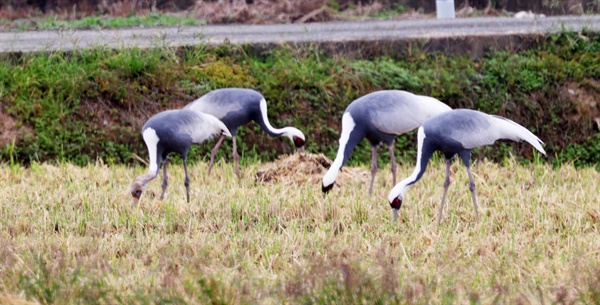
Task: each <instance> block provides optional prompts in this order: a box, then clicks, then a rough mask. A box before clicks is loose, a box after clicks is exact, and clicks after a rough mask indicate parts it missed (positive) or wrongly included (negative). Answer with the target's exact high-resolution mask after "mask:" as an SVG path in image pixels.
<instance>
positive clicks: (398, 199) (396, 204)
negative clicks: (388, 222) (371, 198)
mask: <svg viewBox="0 0 600 305" xmlns="http://www.w3.org/2000/svg"><path fill="white" fill-rule="evenodd" d="M401 197H402V195H400V196H398V197H395V198H394V200H392V202H390V206H391V207H392V221H393V222H396V220H398V211H400V207H401V206H402V199H401Z"/></svg>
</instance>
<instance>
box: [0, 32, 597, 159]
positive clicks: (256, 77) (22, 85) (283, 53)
mask: <svg viewBox="0 0 600 305" xmlns="http://www.w3.org/2000/svg"><path fill="white" fill-rule="evenodd" d="M404 51H406V53H394V55H393V56H389V57H384V56H382V57H376V58H367V59H362V58H356V57H345V56H344V54H338V55H327V54H324V53H323V52H321V51H319V50H318V49H316V48H301V49H300V50H297V49H293V48H290V47H283V48H278V49H272V50H268V51H264V52H261V53H258V54H257V53H256V52H255V50H254V51H252V50H250V49H248V48H245V47H239V46H229V45H224V46H220V47H214V48H213V47H206V46H198V47H193V48H187V49H172V48H168V47H165V46H158V47H157V48H155V49H152V50H138V49H132V50H119V51H115V50H105V49H92V50H78V51H75V52H73V53H62V52H56V53H51V54H20V55H19V54H15V55H10V56H9V55H7V56H3V57H2V58H1V59H0V106H1V108H0V117H1V118H2V120H3V124H4V129H5V130H6V131H7V132H4V133H3V134H1V135H0V158H1V159H2V160H4V161H8V160H11V159H14V160H17V162H21V163H25V164H26V163H29V162H32V161H38V162H44V161H52V160H62V161H67V162H73V163H75V164H78V165H85V164H87V163H88V162H92V163H94V162H95V161H96V160H97V159H102V160H103V161H104V162H105V163H109V164H113V163H131V162H132V161H133V160H134V159H133V158H132V153H136V154H138V155H140V156H145V155H146V154H147V153H146V152H145V147H144V145H143V143H142V141H141V137H140V134H139V129H140V127H141V126H142V124H143V123H144V121H145V120H146V119H147V118H148V117H149V116H151V115H152V114H154V113H157V112H159V111H161V110H164V109H169V108H178V107H182V106H183V105H184V104H186V103H188V102H190V101H192V100H194V99H195V98H197V97H198V96H200V95H202V94H204V93H206V92H208V91H210V90H212V89H215V88H222V87H250V88H255V89H257V90H259V91H260V92H262V93H263V94H264V95H265V97H266V99H267V101H268V103H269V116H270V118H271V123H272V125H274V126H288V125H294V126H296V127H298V128H300V129H301V130H303V131H304V132H305V133H306V134H307V136H308V141H307V149H308V151H309V152H312V153H326V154H327V155H328V156H330V157H332V156H333V155H334V154H335V151H336V149H337V140H338V137H339V129H340V117H341V114H342V112H343V110H344V108H345V107H346V106H347V105H348V104H349V103H350V102H351V101H352V100H354V99H356V98H358V97H359V96H361V95H364V94H366V93H369V92H372V91H375V90H381V89H404V90H408V91H412V92H415V93H418V94H425V95H430V96H434V97H436V98H438V99H440V100H442V101H444V102H446V103H447V104H448V105H450V106H451V107H453V108H471V109H479V110H482V111H484V112H488V113H493V114H499V115H503V116H505V117H508V118H510V119H512V120H514V121H516V122H518V123H520V124H522V125H524V126H526V127H528V128H529V129H530V130H531V131H533V132H534V133H535V134H537V135H538V136H539V137H540V138H541V139H543V140H544V142H546V150H547V151H548V152H549V158H548V160H549V161H550V162H552V163H553V164H557V165H558V164H561V163H562V162H571V161H573V162H575V164H576V165H577V166H582V165H595V164H598V163H599V162H600V144H599V143H600V134H599V133H598V132H597V131H596V127H595V123H594V118H600V111H599V108H600V107H598V102H597V101H598V99H599V98H600V83H599V82H598V80H599V79H600V55H599V54H600V35H599V34H598V33H587V32H583V33H561V34H557V35H552V36H549V37H547V38H544V39H540V41H539V43H538V44H537V45H536V46H534V47H533V48H532V49H530V50H527V51H521V52H519V53H517V54H514V53H511V52H507V51H493V50H490V51H489V52H488V53H487V54H486V56H484V57H482V58H479V59H476V60H472V59H471V58H470V57H469V55H468V54H465V55H460V56H457V55H446V54H441V53H425V52H424V51H423V50H420V49H418V47H413V48H410V49H407V50H404ZM355 55H356V54H355ZM239 136H240V138H241V139H243V140H241V141H240V143H241V147H240V152H242V153H244V154H245V156H244V160H251V162H254V160H263V161H266V160H272V159H273V158H274V157H275V156H277V155H278V154H280V153H285V152H291V151H292V150H291V147H290V145H289V144H288V143H284V142H285V140H284V139H269V138H268V137H267V136H266V135H265V134H264V133H263V132H262V131H259V130H258V128H257V126H256V125H249V128H242V129H240V133H239ZM365 143H366V142H365ZM365 143H363V144H362V145H363V146H362V147H359V148H358V149H357V150H356V151H355V153H354V154H353V158H352V159H351V162H368V160H369V154H370V152H369V150H368V149H366V148H365V146H366V144H365ZM229 145H230V142H227V143H226V145H225V147H224V149H223V150H221V153H223V152H228V151H230V149H231V148H230V146H229ZM208 147H209V145H204V146H201V147H200V149H198V150H195V151H194V152H193V153H192V154H191V157H192V158H196V160H197V158H202V157H204V156H206V153H207V151H208ZM396 151H398V157H399V158H401V159H404V160H412V159H414V153H415V146H414V134H411V135H409V136H401V137H399V138H398V141H397V146H396ZM480 152H482V153H478V154H477V155H476V157H481V156H482V155H486V156H487V157H489V158H492V159H494V160H502V158H505V157H507V156H509V155H510V154H511V153H513V155H515V156H519V157H525V158H527V159H530V158H531V153H530V152H531V150H530V149H529V148H528V147H524V146H519V145H512V146H510V145H505V144H501V145H497V146H496V147H495V148H487V149H483V150H480ZM226 155H229V154H226ZM381 157H382V158H384V160H387V159H388V157H387V156H386V154H385V153H383V154H382V155H381ZM355 164H356V163H355Z"/></svg>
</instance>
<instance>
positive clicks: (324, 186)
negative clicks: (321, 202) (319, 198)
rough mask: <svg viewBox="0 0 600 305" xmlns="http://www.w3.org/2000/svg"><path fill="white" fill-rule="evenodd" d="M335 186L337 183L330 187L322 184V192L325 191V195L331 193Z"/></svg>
mask: <svg viewBox="0 0 600 305" xmlns="http://www.w3.org/2000/svg"><path fill="white" fill-rule="evenodd" d="M334 184H335V181H334V182H332V183H331V184H329V185H325V184H324V183H323V184H321V190H322V191H323V194H327V193H329V191H331V189H332V188H333V185H334Z"/></svg>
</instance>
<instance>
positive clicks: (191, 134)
mask: <svg viewBox="0 0 600 305" xmlns="http://www.w3.org/2000/svg"><path fill="white" fill-rule="evenodd" d="M219 134H222V135H224V136H231V133H230V132H229V129H227V126H225V124H223V122H221V121H219V119H217V118H215V117H214V116H212V115H209V114H205V113H201V112H197V111H194V110H189V109H181V110H167V111H163V112H160V113H158V114H156V115H154V116H153V117H151V118H150V119H149V120H148V121H146V123H145V124H144V126H143V127H142V136H143V138H144V142H145V143H146V147H147V148H148V155H149V157H150V168H149V169H148V172H147V173H146V174H144V175H141V176H139V177H137V178H135V180H134V181H133V183H132V184H131V196H133V204H137V202H138V200H139V199H140V197H141V196H142V193H143V192H144V190H145V189H146V184H148V182H150V181H151V180H152V179H154V178H156V176H157V175H158V171H159V170H160V167H161V166H163V182H162V193H161V194H160V199H162V198H163V196H164V195H165V190H166V189H167V159H168V157H169V154H170V153H178V154H180V155H181V157H182V158H183V168H184V169H185V181H184V184H185V189H186V195H187V196H186V198H187V201H188V202H190V177H189V175H188V170H187V154H188V151H189V150H190V147H191V146H192V144H200V143H202V142H204V141H206V140H209V139H211V138H212V137H214V136H216V135H219Z"/></svg>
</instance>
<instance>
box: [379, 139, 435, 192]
mask: <svg viewBox="0 0 600 305" xmlns="http://www.w3.org/2000/svg"><path fill="white" fill-rule="evenodd" d="M425 138H426V135H425V131H424V129H423V127H419V132H418V136H417V141H418V146H417V163H416V165H415V169H414V170H413V172H412V174H411V175H410V176H408V177H406V178H405V179H404V180H402V181H400V182H399V183H398V184H396V186H394V188H393V189H392V191H391V192H390V198H389V199H390V202H391V201H392V200H393V198H394V197H397V196H398V195H401V194H402V195H404V191H406V189H408V188H409V187H410V186H411V185H413V184H415V183H416V182H417V181H419V180H420V179H421V177H422V176H423V174H424V173H425V170H426V169H427V164H429V159H431V155H433V153H434V152H435V149H434V147H432V146H431V145H430V144H429V142H428V141H425Z"/></svg>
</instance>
